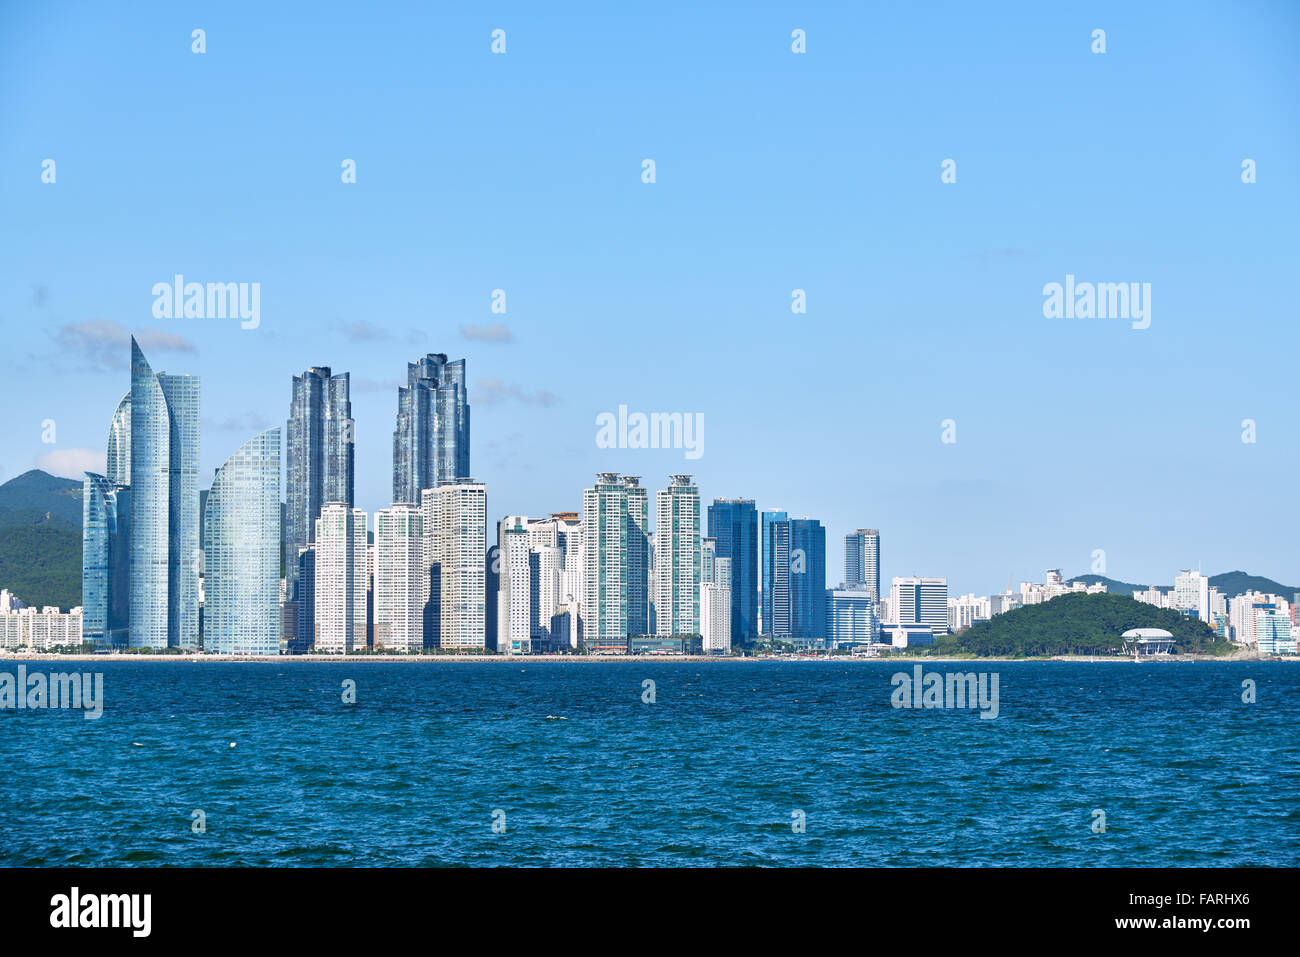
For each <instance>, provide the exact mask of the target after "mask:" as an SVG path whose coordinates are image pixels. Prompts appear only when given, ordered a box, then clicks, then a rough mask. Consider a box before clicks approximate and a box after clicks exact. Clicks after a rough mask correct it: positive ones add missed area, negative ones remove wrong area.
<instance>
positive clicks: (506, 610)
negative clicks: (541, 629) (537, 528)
mask: <svg viewBox="0 0 1300 957" xmlns="http://www.w3.org/2000/svg"><path fill="white" fill-rule="evenodd" d="M497 547H498V549H499V555H500V561H499V562H498V565H497V567H498V573H497V574H498V584H497V595H496V601H497V636H496V640H497V651H498V652H499V653H501V654H503V655H526V654H529V653H530V652H531V650H532V647H531V646H532V621H533V619H534V618H536V617H537V616H536V614H535V613H534V610H533V590H532V582H531V568H530V556H531V554H532V552H531V550H530V549H529V547H528V519H527V518H526V517H525V516H523V515H507V516H506V517H505V518H503V519H501V521H500V522H498V523H497Z"/></svg>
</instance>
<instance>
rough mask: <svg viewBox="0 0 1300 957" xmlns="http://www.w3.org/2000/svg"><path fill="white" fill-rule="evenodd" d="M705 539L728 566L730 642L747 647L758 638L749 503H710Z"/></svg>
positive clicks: (753, 518)
mask: <svg viewBox="0 0 1300 957" xmlns="http://www.w3.org/2000/svg"><path fill="white" fill-rule="evenodd" d="M709 537H710V538H712V539H713V540H714V541H715V542H716V543H717V546H716V553H717V556H718V558H720V559H721V558H725V559H727V560H728V561H729V562H730V563H731V641H732V645H733V647H738V646H741V645H746V644H750V643H752V642H753V640H754V639H755V638H756V637H757V636H758V581H759V579H758V512H757V510H756V509H755V508H754V501H753V499H743V498H738V499H714V500H713V503H712V504H711V505H710V506H709Z"/></svg>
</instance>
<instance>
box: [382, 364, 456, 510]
mask: <svg viewBox="0 0 1300 957" xmlns="http://www.w3.org/2000/svg"><path fill="white" fill-rule="evenodd" d="M469 475H470V470H469V401H468V395H467V392H466V386H465V360H464V359H457V360H455V361H454V362H449V361H447V356H446V355H444V354H443V353H440V352H438V353H433V352H431V353H429V354H428V355H427V356H425V357H424V358H422V359H417V360H416V361H415V362H408V363H407V365H406V385H405V386H402V387H400V388H398V390H397V428H396V429H395V430H394V431H393V501H394V502H411V503H418V502H420V501H421V499H420V494H421V493H422V492H423V491H424V490H425V489H427V488H433V487H434V486H436V485H441V484H443V483H444V482H454V481H457V480H460V479H467V478H468V477H469Z"/></svg>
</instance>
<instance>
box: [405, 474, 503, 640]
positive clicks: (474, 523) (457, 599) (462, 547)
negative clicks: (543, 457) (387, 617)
mask: <svg viewBox="0 0 1300 957" xmlns="http://www.w3.org/2000/svg"><path fill="white" fill-rule="evenodd" d="M421 510H422V512H423V515H424V543H425V552H424V563H425V567H426V568H428V569H429V605H430V615H429V619H428V621H429V624H430V625H431V626H432V627H435V628H436V629H437V633H436V634H434V635H428V634H426V635H425V640H426V641H427V642H429V643H430V644H432V645H434V646H435V647H438V648H441V649H444V650H448V651H463V650H469V649H486V647H487V594H486V588H487V486H486V485H484V484H483V483H482V482H476V481H474V480H473V479H459V480H457V481H455V482H447V483H444V484H442V485H438V486H435V487H434V488H427V489H425V490H424V492H423V493H422V503H421Z"/></svg>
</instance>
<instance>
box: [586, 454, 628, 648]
mask: <svg viewBox="0 0 1300 957" xmlns="http://www.w3.org/2000/svg"><path fill="white" fill-rule="evenodd" d="M627 488H628V487H627V486H626V485H625V484H624V483H622V482H620V481H619V478H618V473H617V472H600V473H598V474H597V476H596V484H595V485H594V486H593V487H592V488H589V489H587V490H585V491H584V492H583V495H582V538H583V542H584V546H585V549H584V554H585V556H586V562H585V570H584V574H583V598H582V629H583V642H584V644H585V647H587V648H588V649H590V650H591V651H594V652H596V653H611V652H612V653H619V654H621V653H624V652H626V651H627V635H628V632H627V625H628V615H627V610H628V573H627V572H628V568H627V565H628V562H627V538H628V524H629V522H628V507H627Z"/></svg>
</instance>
